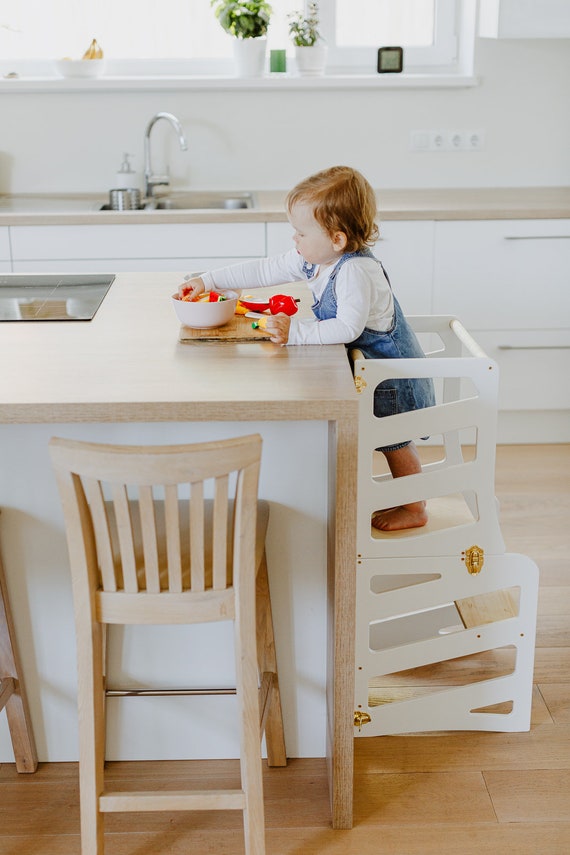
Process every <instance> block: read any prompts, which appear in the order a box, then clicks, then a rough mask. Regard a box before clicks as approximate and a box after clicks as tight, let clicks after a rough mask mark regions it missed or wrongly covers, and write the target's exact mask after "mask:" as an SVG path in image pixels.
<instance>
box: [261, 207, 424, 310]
mask: <svg viewBox="0 0 570 855" xmlns="http://www.w3.org/2000/svg"><path fill="white" fill-rule="evenodd" d="M434 226H435V223H433V222H431V221H427V220H426V221H419V220H418V221H415V220H406V221H405V222H404V221H401V222H400V221H389V222H385V223H381V224H380V240H379V241H378V242H377V243H376V245H375V246H374V247H372V251H373V252H374V254H375V255H376V257H377V258H379V259H380V261H381V262H382V264H383V265H384V267H385V268H386V271H387V273H388V275H389V277H390V281H391V283H392V287H393V288H394V292H395V293H396V295H397V297H398V300H399V302H400V304H401V306H402V309H403V310H404V312H406V313H407V314H414V315H423V314H429V313H430V312H431V287H432V269H433V240H434ZM292 238H293V230H292V228H291V226H290V225H289V224H288V223H268V224H267V254H268V255H274V254H276V253H279V252H286V251H287V250H288V249H291V246H292Z"/></svg>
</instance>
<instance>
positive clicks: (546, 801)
mask: <svg viewBox="0 0 570 855" xmlns="http://www.w3.org/2000/svg"><path fill="white" fill-rule="evenodd" d="M569 484H570V445H557V446H500V447H499V448H498V449H497V477H496V485H497V495H498V498H499V501H500V505H501V527H502V531H503V535H504V538H505V542H506V543H507V548H508V549H509V551H512V552H520V553H522V554H523V555H529V556H530V557H531V558H533V560H535V561H536V562H537V564H538V566H539V570H540V605H539V617H538V632H537V650H536V657H535V682H536V684H537V685H536V686H535V688H534V692H533V707H532V722H531V729H530V731H529V732H528V733H510V734H509V733H484V732H481V733H479V732H470V733H466V732H457V733H453V732H451V733H450V732H447V733H433V734H417V735H413V736H388V737H374V738H359V739H356V741H355V769H356V772H355V825H354V828H353V829H351V830H350V831H334V830H332V829H331V827H330V807H329V797H328V790H327V783H326V770H325V761H324V760H323V759H322V758H315V759H311V758H304V759H302V760H296V759H293V760H291V761H290V762H289V765H288V767H287V768H286V769H267V768H266V767H265V769H264V786H265V805H266V822H267V835H266V837H267V855H379V853H381V855H457V853H458V852H460V853H461V855H497V853H502V852H511V853H513V855H567V853H568V852H570V637H569V628H568V625H569V623H570V620H569V619H568V616H569V615H570V574H569V572H568V557H567V556H568V553H569V547H570V537H569V535H568V530H567V529H568V523H567V520H568V517H569V514H570V490H569ZM487 660H489V657H487ZM480 664H481V666H483V665H484V666H485V667H486V668H488V667H490V665H493V663H492V662H490V661H485V657H482V659H481V663H480ZM447 670H448V674H447V675H446V676H449V673H453V677H454V679H458V680H459V681H460V680H461V664H460V663H454V664H452V665H451V666H450V668H448V669H447ZM432 676H433V678H434V680H436V681H438V680H439V679H440V676H443V672H442V674H441V675H439V676H438V674H437V669H433V673H432ZM106 775H107V780H108V781H109V782H112V784H113V787H114V788H115V787H117V788H119V789H120V788H123V789H126V788H132V787H134V786H137V787H141V786H145V785H147V784H149V783H150V785H152V787H153V788H164V787H167V786H175V787H177V786H178V785H179V784H182V783H184V785H187V786H192V785H193V784H194V783H197V782H199V784H200V786H203V787H216V786H218V785H219V784H220V782H221V781H222V780H223V781H224V783H225V782H227V781H228V780H237V762H236V761H222V760H220V761H176V762H168V763H167V762H158V763H151V762H146V761H144V762H138V763H137V762H124V763H113V764H109V766H108V768H107V772H106ZM80 851H81V847H80V839H79V809H78V770H77V764H75V763H48V764H46V763H40V766H39V768H38V771H37V772H36V773H35V774H34V775H19V774H18V773H17V772H16V770H15V766H14V764H9V763H7V764H3V765H0V855H24V853H25V855H80ZM159 852H160V853H164V855H188V853H190V852H192V853H196V855H244V844H243V833H242V830H241V818H240V817H239V815H238V814H233V815H231V814H229V815H228V814H222V813H216V814H211V813H206V812H202V813H196V814H189V815H188V814H186V815H185V814H182V815H180V814H178V815H176V814H150V815H147V816H143V815H140V814H139V815H136V814H135V815H131V816H129V815H126V816H124V817H108V818H107V833H106V847H105V855H157V853H159Z"/></svg>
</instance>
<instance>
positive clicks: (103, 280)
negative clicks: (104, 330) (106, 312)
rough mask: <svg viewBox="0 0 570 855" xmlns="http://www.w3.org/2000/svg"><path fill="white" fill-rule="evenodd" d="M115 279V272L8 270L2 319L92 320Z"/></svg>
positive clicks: (1, 285)
mask: <svg viewBox="0 0 570 855" xmlns="http://www.w3.org/2000/svg"><path fill="white" fill-rule="evenodd" d="M114 279H115V276H114V274H111V273H66V274H55V273H39V274H37V273H4V274H1V275H0V321H90V320H92V319H93V318H94V316H95V313H96V311H97V309H98V308H99V306H100V305H101V303H102V302H103V299H104V298H105V295H106V294H107V291H108V290H109V288H110V287H111V285H112V283H113V281H114Z"/></svg>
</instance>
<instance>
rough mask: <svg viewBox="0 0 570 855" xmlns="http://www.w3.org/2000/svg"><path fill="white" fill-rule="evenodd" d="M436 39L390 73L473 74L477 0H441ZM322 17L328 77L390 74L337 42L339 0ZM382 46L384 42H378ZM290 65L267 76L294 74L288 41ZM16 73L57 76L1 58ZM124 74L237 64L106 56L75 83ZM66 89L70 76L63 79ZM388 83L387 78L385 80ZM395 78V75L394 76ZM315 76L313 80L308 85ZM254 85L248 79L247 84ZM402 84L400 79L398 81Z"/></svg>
mask: <svg viewBox="0 0 570 855" xmlns="http://www.w3.org/2000/svg"><path fill="white" fill-rule="evenodd" d="M436 4H437V6H436V23H435V28H436V43H435V48H434V47H431V48H425V47H404V69H403V72H402V74H399V75H390V77H391V78H394V77H398V78H400V79H401V82H402V83H404V80H409V79H412V78H413V77H414V76H419V77H423V78H424V79H423V80H422V81H421V83H425V77H426V75H428V76H429V77H431V78H433V81H434V82H436V81H437V78H438V77H440V78H441V79H442V80H446V81H449V78H450V77H460V76H464V77H472V75H473V55H474V42H475V22H476V0H436ZM320 16H321V21H322V27H321V30H322V33H323V36H324V37H325V38H326V40H327V43H328V45H329V53H328V62H327V71H326V73H325V78H334V77H336V78H337V79H338V80H340V79H343V78H346V79H350V78H351V77H355V76H357V77H362V76H366V77H371V78H373V79H379V78H386V75H378V74H377V72H376V62H377V50H378V48H377V47H370V48H369V47H354V48H352V47H351V48H346V47H336V46H335V45H334V44H333V41H334V37H333V36H334V27H335V16H336V7H335V0H321V5H320ZM382 46H383V45H381V44H379V45H378V47H382ZM287 56H288V67H289V69H290V70H291V72H292V73H291V74H288V75H269V74H268V75H266V76H265V77H264V78H263V79H264V81H267V82H270V81H271V80H274V81H275V82H276V84H277V85H279V82H278V79H279V78H284V77H288V78H289V79H293V78H294V77H295V63H294V47H293V45H292V44H291V43H289V44H288V46H287ZM13 72H16V74H17V75H19V76H20V77H21V78H35V79H36V80H38V79H46V80H50V82H53V78H54V75H55V72H54V68H53V60H52V59H49V60H48V59H32V60H10V59H2V60H0V86H1V87H2V89H4V81H3V80H2V79H1V78H2V77H4V76H5V75H7V74H9V73H13ZM109 78H111V79H115V80H116V79H117V78H120V79H122V80H123V81H124V82H125V83H126V82H127V81H129V80H130V81H132V83H133V85H136V82H137V81H139V82H143V81H156V82H157V83H160V82H161V81H163V82H165V83H166V82H167V81H174V80H182V79H185V78H186V79H192V80H194V81H199V80H200V79H201V78H202V79H204V80H208V79H209V80H211V79H212V78H215V79H217V80H227V79H228V78H234V64H233V60H232V58H231V57H228V58H219V57H218V58H200V59H196V58H182V59H180V58H176V59H112V58H109V59H107V64H106V72H105V76H104V77H102V78H99V79H98V80H97V81H91V80H87V81H77V80H75V81H73V88H80V87H83V86H85V87H86V88H89V87H90V86H91V87H92V88H95V87H94V86H92V84H94V83H95V82H97V84H98V85H97V88H104V85H105V80H106V79H109ZM57 82H58V83H60V82H61V84H62V88H63V87H64V86H65V84H69V81H66V80H63V79H58V80H57ZM384 82H385V81H384ZM391 82H392V83H395V81H394V80H392V81H391ZM314 83H315V81H308V82H307V85H312V84H314ZM244 85H245V86H246V88H249V87H248V86H247V84H244ZM396 85H397V84H396Z"/></svg>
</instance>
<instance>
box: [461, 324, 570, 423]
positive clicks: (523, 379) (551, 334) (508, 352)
mask: <svg viewBox="0 0 570 855" xmlns="http://www.w3.org/2000/svg"><path fill="white" fill-rule="evenodd" d="M567 320H568V318H567ZM473 336H474V337H475V338H476V339H477V341H478V342H479V344H480V345H481V347H482V348H483V350H484V351H485V353H486V354H487V356H489V357H490V358H491V359H493V360H495V362H497V363H498V365H499V409H500V410H567V409H570V384H569V383H568V377H569V376H570V329H568V330H523V331H519V330H500V331H494V332H480V331H478V330H476V331H474V332H473Z"/></svg>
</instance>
